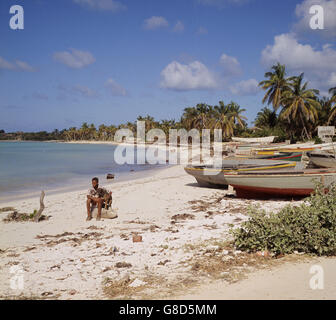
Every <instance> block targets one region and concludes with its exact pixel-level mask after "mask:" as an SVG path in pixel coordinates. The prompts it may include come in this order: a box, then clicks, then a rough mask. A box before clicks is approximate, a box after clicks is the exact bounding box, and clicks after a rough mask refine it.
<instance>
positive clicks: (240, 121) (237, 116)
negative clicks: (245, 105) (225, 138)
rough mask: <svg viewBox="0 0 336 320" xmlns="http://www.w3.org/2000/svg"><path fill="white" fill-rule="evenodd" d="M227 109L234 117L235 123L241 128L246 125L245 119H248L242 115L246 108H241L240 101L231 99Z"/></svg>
mask: <svg viewBox="0 0 336 320" xmlns="http://www.w3.org/2000/svg"><path fill="white" fill-rule="evenodd" d="M221 102H222V101H220V102H219V103H221ZM227 109H228V112H229V115H230V117H231V118H232V120H233V123H234V124H235V125H237V126H238V127H241V128H244V127H246V122H245V120H247V118H246V117H245V116H243V115H242V113H243V112H245V111H246V109H241V108H240V105H239V104H238V103H235V102H233V101H231V102H230V103H229V104H228V105H227Z"/></svg>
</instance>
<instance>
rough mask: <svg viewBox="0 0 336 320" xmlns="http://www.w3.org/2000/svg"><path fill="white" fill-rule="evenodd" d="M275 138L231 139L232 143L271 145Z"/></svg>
mask: <svg viewBox="0 0 336 320" xmlns="http://www.w3.org/2000/svg"><path fill="white" fill-rule="evenodd" d="M275 138H276V137H275V136H270V137H261V138H238V137H232V141H235V142H243V143H272V142H273V141H274V139H275Z"/></svg>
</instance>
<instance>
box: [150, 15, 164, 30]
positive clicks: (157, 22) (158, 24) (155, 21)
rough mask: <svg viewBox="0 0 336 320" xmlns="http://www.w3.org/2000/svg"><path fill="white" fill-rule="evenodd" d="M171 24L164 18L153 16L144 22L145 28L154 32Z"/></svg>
mask: <svg viewBox="0 0 336 320" xmlns="http://www.w3.org/2000/svg"><path fill="white" fill-rule="evenodd" d="M168 25H169V23H168V21H167V20H166V19H165V18H164V17H156V16H153V17H151V18H148V19H146V20H145V22H144V28H145V29H147V30H154V29H158V28H164V27H168Z"/></svg>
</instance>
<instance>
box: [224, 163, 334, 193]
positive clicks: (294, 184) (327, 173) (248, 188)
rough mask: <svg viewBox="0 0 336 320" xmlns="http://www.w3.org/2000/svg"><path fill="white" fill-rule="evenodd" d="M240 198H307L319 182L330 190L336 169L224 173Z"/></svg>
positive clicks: (226, 180)
mask: <svg viewBox="0 0 336 320" xmlns="http://www.w3.org/2000/svg"><path fill="white" fill-rule="evenodd" d="M224 179H225V182H226V183H228V184H229V185H231V186H232V187H233V188H234V189H235V191H236V195H237V197H239V198H247V199H251V198H269V197H274V198H278V197H304V196H309V195H310V194H311V193H312V192H313V191H314V190H315V184H316V182H321V183H322V184H323V185H324V187H325V188H326V189H328V187H329V186H330V185H331V184H333V183H336V170H332V169H305V170H301V171H300V170H292V171H291V170H276V171H263V172H262V171H260V172H258V173H257V172H244V173H243V172H237V173H236V174H233V173H226V174H224Z"/></svg>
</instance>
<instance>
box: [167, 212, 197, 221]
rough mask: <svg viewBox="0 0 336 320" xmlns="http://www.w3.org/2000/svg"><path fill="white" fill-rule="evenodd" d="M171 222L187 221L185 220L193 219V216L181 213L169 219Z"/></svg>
mask: <svg viewBox="0 0 336 320" xmlns="http://www.w3.org/2000/svg"><path fill="white" fill-rule="evenodd" d="M171 219H172V220H175V221H177V220H187V219H192V220H193V219H195V216H194V215H193V214H190V213H183V214H175V215H174V216H172V217H171Z"/></svg>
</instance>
